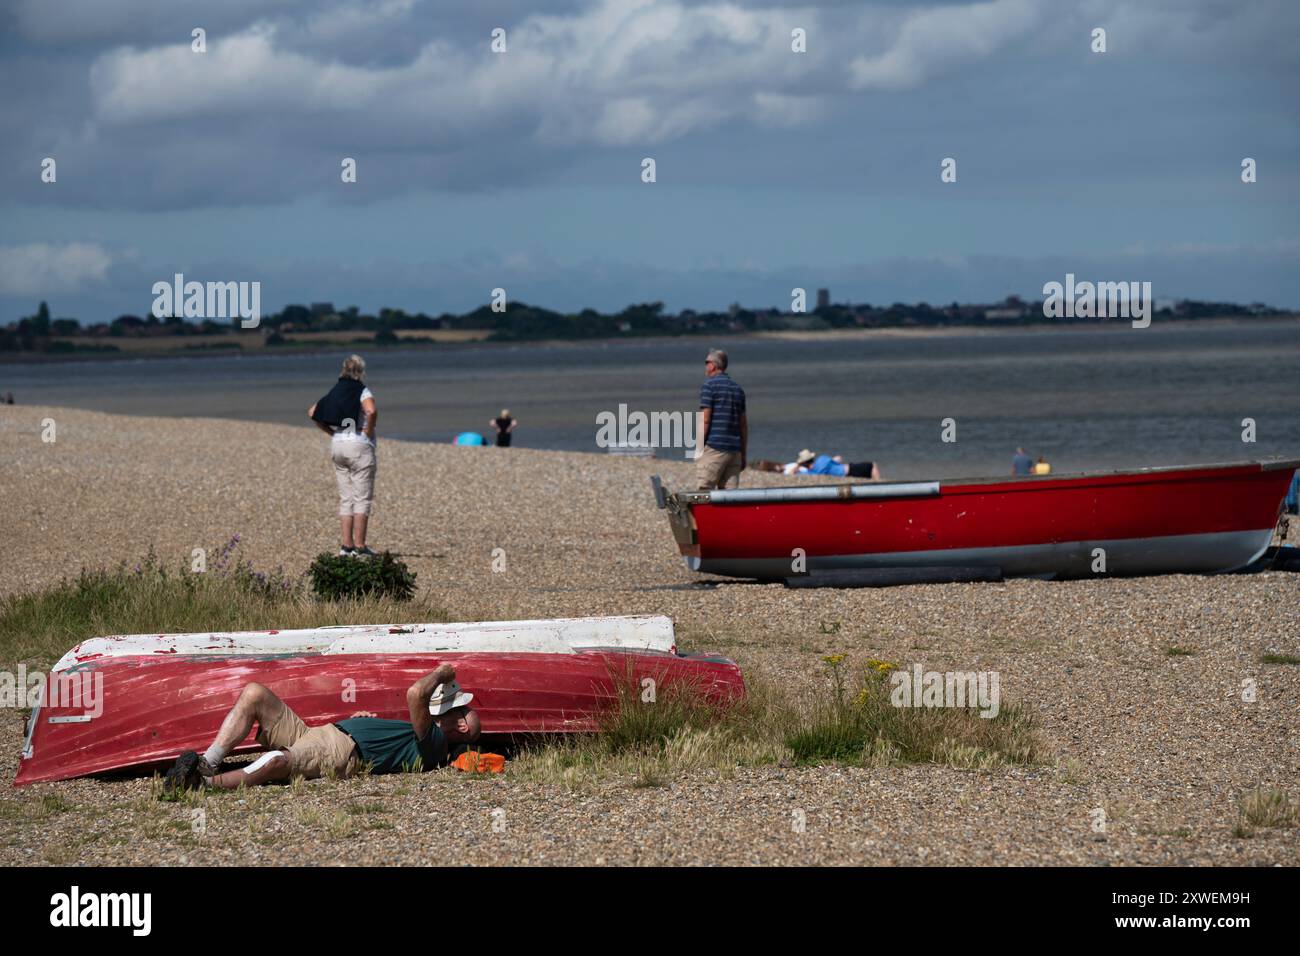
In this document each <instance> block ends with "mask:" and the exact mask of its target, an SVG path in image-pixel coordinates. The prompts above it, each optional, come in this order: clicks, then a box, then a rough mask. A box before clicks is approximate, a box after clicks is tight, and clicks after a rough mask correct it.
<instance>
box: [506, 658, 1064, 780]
mask: <svg viewBox="0 0 1300 956" xmlns="http://www.w3.org/2000/svg"><path fill="white" fill-rule="evenodd" d="M825 660H826V664H827V666H828V668H829V676H830V678H831V681H830V684H831V686H830V689H829V692H828V693H827V694H826V695H824V696H823V697H822V698H821V699H819V700H813V701H801V702H800V704H799V705H798V706H796V705H795V704H794V703H793V702H792V699H791V696H790V695H789V694H788V693H784V694H783V693H779V692H777V690H776V689H775V688H774V687H773V686H771V685H769V684H766V683H763V682H759V681H755V680H753V679H751V680H750V681H749V682H748V695H747V697H746V699H745V700H744V701H741V702H736V703H733V704H732V705H731V706H728V707H725V708H722V709H719V708H717V707H714V706H712V705H710V704H709V703H708V702H707V701H705V700H704V699H703V697H702V695H700V694H699V693H698V692H695V691H694V690H692V689H691V688H681V687H677V688H669V689H668V690H669V692H668V693H665V692H664V690H662V689H661V691H660V693H659V694H658V697H657V699H656V700H655V701H653V702H647V701H644V700H642V699H641V697H640V695H639V693H638V689H637V688H636V687H634V686H629V687H628V688H626V689H625V690H623V691H621V692H620V693H619V695H618V697H617V699H616V700H615V701H614V704H613V706H612V707H611V708H610V710H609V711H608V712H607V713H606V714H604V715H602V717H601V732H600V733H598V734H593V735H574V736H573V737H572V738H569V739H561V740H552V741H549V742H545V743H543V744H540V745H537V746H534V747H532V748H527V749H525V750H523V751H521V752H520V753H519V755H518V756H517V758H516V759H515V760H514V761H512V762H511V764H510V765H509V767H508V769H507V772H508V773H510V774H511V775H513V776H516V777H520V778H523V779H526V780H532V781H537V782H545V783H552V784H558V785H561V786H565V787H568V788H571V789H583V788H593V787H595V786H596V785H597V784H599V783H601V782H602V781H605V780H607V779H610V778H618V779H622V780H624V781H626V780H629V779H630V780H631V781H632V786H634V787H656V786H663V785H664V784H665V782H666V781H667V780H668V779H669V778H671V777H672V776H673V775H675V774H677V773H681V772H687V771H696V770H705V769H707V770H714V771H719V772H722V773H724V774H725V773H729V772H732V771H734V770H735V768H737V767H745V766H751V767H752V766H762V765H772V764H778V763H780V764H784V765H788V764H790V763H795V764H801V765H819V764H836V763H839V764H849V765H855V766H868V767H883V766H889V765H893V764H899V763H918V762H933V763H940V764H945V765H948V766H952V767H960V768H963V769H989V768H991V767H994V766H998V765H1002V764H1029V763H1037V762H1041V761H1043V760H1045V759H1047V757H1048V754H1047V752H1046V750H1045V748H1044V745H1043V744H1042V743H1040V741H1039V739H1038V735H1037V732H1036V730H1035V727H1034V722H1033V720H1032V717H1031V715H1030V714H1029V713H1028V712H1027V711H1026V710H1025V709H1023V708H1021V707H1018V706H1016V705H1008V704H1006V703H1003V705H1002V706H1001V708H1000V711H999V713H998V715H997V716H996V717H991V718H984V717H980V716H979V712H978V710H976V709H968V708H932V709H927V708H910V707H907V708H904V707H894V706H893V705H892V704H891V703H890V701H889V694H888V691H887V683H888V681H887V674H888V672H889V670H890V669H892V665H889V664H887V663H886V662H884V661H876V660H872V661H870V662H867V664H866V666H865V667H863V668H861V669H860V671H859V678H858V679H857V681H856V682H853V681H850V680H849V679H848V671H847V669H846V668H845V667H844V666H843V665H844V661H845V657H844V655H832V656H831V657H828V658H826V659H825ZM850 683H853V684H854V686H849V684H850Z"/></svg>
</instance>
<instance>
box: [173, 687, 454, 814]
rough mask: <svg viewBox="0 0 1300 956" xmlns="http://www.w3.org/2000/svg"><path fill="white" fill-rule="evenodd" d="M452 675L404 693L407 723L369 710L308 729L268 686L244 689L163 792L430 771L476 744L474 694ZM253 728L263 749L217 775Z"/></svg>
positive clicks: (180, 764) (186, 756) (175, 767)
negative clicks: (365, 769)
mask: <svg viewBox="0 0 1300 956" xmlns="http://www.w3.org/2000/svg"><path fill="white" fill-rule="evenodd" d="M455 678H456V669H455V668H454V667H452V666H451V665H450V664H443V665H442V666H440V667H439V668H438V669H437V670H434V671H431V672H430V673H428V674H425V675H424V676H423V677H421V678H420V679H419V680H418V681H416V682H415V683H414V684H412V685H411V686H410V688H409V689H408V690H407V691H406V706H407V709H408V711H409V712H410V718H411V719H410V720H384V719H382V718H379V717H376V716H375V715H374V714H373V713H370V712H368V711H360V712H358V713H356V714H353V715H352V716H351V717H349V718H348V719H347V720H340V721H338V722H336V723H332V724H321V725H320V726H318V727H308V726H307V725H306V724H305V723H304V722H303V720H302V718H301V717H299V716H298V715H297V714H295V713H294V712H293V711H292V710H290V709H289V706H288V705H287V704H286V703H285V702H284V701H282V700H281V699H280V698H279V697H277V696H275V694H274V693H273V692H272V691H271V689H270V688H269V687H264V686H262V685H261V684H257V683H250V684H246V685H245V686H244V689H243V690H242V691H241V692H240V694H239V699H238V700H236V701H235V706H233V707H231V708H230V711H229V712H228V713H227V714H226V716H225V719H224V720H223V721H222V723H221V729H220V730H219V731H218V732H217V737H216V740H214V741H213V743H212V746H211V747H209V748H208V749H207V752H206V753H204V754H203V755H202V756H200V755H199V754H198V753H197V752H195V751H193V750H187V751H185V752H184V753H182V754H181V755H180V756H179V757H178V758H176V763H174V764H173V765H172V767H171V769H170V770H168V771H167V773H166V775H165V776H164V777H163V791H164V792H165V793H175V792H177V791H179V790H197V789H199V788H201V787H205V786H207V787H215V788H217V789H221V790H234V789H236V788H238V787H254V786H257V785H258V784H263V783H272V782H276V781H280V780H287V779H288V778H290V777H304V778H306V779H308V780H311V779H314V778H316V777H324V776H328V775H332V776H334V777H338V778H343V777H350V776H352V775H353V774H355V773H356V772H357V771H359V770H360V769H361V768H362V766H363V765H369V767H370V772H371V773H401V772H405V771H414V770H420V771H425V770H432V769H434V768H435V767H441V766H444V765H445V764H446V763H447V762H448V760H449V759H450V758H449V756H448V751H449V749H450V745H451V744H457V743H473V742H474V741H475V740H477V739H478V736H479V732H480V724H479V718H478V714H476V713H475V712H474V711H473V710H472V709H471V708H470V707H469V706H468V705H469V702H470V701H471V700H473V699H474V695H473V694H466V693H464V692H462V691H461V689H460V686H459V685H458V684H457V683H456V681H455ZM254 724H256V725H257V742H258V743H259V744H261V745H262V746H263V747H265V748H267V752H266V753H264V754H262V755H261V756H260V757H258V758H257V759H256V760H254V761H253V762H252V763H249V764H248V765H247V766H245V767H243V768H241V769H236V770H229V771H226V772H225V773H221V772H220V769H221V762H222V761H223V760H224V759H225V758H226V755H227V754H229V753H230V752H231V750H233V749H234V748H235V747H237V746H239V744H240V743H241V742H243V740H244V739H245V738H246V737H247V736H248V733H249V731H250V730H252V729H253V725H254Z"/></svg>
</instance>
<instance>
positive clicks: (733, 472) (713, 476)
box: [695, 445, 740, 491]
mask: <svg viewBox="0 0 1300 956" xmlns="http://www.w3.org/2000/svg"><path fill="white" fill-rule="evenodd" d="M732 479H735V485H739V484H740V452H738V451H718V450H717V449H716V448H710V447H709V446H708V445H705V446H704V447H703V448H701V449H700V457H698V458H696V459H695V483H696V485H698V486H699V489H700V490H701V491H707V490H709V489H710V488H725V487H727V483H728V482H730V481H731V480H732Z"/></svg>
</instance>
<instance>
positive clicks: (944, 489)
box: [673, 458, 1300, 507]
mask: <svg viewBox="0 0 1300 956" xmlns="http://www.w3.org/2000/svg"><path fill="white" fill-rule="evenodd" d="M1252 466H1254V467H1256V468H1257V469H1258V470H1259V471H1261V472H1264V471H1295V470H1298V469H1300V458H1285V459H1267V460H1263V461H1260V460H1251V461H1230V462H1213V463H1210V464H1203V465H1154V466H1151V467H1147V468H1128V469H1116V470H1114V471H1089V472H1076V473H1062V474H1050V475H1005V476H984V477H978V478H939V479H935V478H928V479H923V478H916V479H897V480H890V481H845V482H826V483H818V484H806V483H805V484H797V485H771V486H763V487H761V488H759V487H755V488H751V489H747V490H754V491H759V490H761V491H794V490H804V489H812V488H825V487H830V488H835V487H841V488H848V487H854V486H857V485H866V486H869V487H873V488H881V489H887V488H888V487H889V486H890V485H917V484H921V483H924V482H937V483H938V485H939V495H940V496H942V495H944V494H952V493H954V492H958V491H960V489H961V488H963V487H966V486H969V485H995V484H1024V485H1025V486H1026V487H1024V488H1020V489H1016V490H1018V491H1029V490H1033V486H1035V485H1036V486H1039V487H1040V488H1041V487H1042V486H1045V485H1050V484H1051V483H1053V482H1058V481H1079V480H1081V479H1082V480H1087V479H1098V478H1144V477H1147V476H1153V475H1174V474H1178V473H1180V472H1193V471H1224V470H1228V469H1240V468H1250V467H1252ZM711 494H712V492H710V491H699V490H683V491H679V492H675V493H674V494H673V497H675V498H676V499H677V500H678V501H680V502H683V503H684V504H687V505H691V506H694V505H699V504H714V502H713V501H712V499H711V497H710V496H711ZM899 497H915V496H914V495H906V496H904V495H899ZM888 498H889V494H888V492H887V491H886V492H883V493H882V494H881V495H879V496H874V497H849V496H845V497H842V498H822V499H817V500H815V501H808V502H799V501H788V500H787V501H779V500H772V501H761V500H755V501H752V502H745V501H727V502H722V501H719V502H717V503H716V505H717V507H734V506H737V505H739V506H745V505H750V506H756V505H778V504H836V503H848V502H863V503H866V502H871V501H873V500H881V499H888Z"/></svg>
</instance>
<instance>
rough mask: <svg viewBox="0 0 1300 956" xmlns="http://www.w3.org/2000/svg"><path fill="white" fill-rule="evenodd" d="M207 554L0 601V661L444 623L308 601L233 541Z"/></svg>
mask: <svg viewBox="0 0 1300 956" xmlns="http://www.w3.org/2000/svg"><path fill="white" fill-rule="evenodd" d="M210 554H211V555H212V557H210V558H208V559H207V561H206V564H207V566H206V569H205V570H203V571H201V572H196V571H195V570H193V567H194V565H193V563H192V560H193V559H191V558H187V559H186V560H185V561H184V562H182V563H178V564H177V565H176V566H175V567H168V566H166V565H165V564H164V563H163V562H161V561H160V560H159V559H158V558H157V557H156V556H155V555H153V554H152V553H150V554H149V555H148V556H146V557H145V558H144V559H143V560H142V561H140V562H139V563H138V564H135V565H128V564H127V563H126V562H123V563H122V564H120V565H119V566H118V567H117V568H115V569H112V570H104V569H100V570H83V571H82V572H81V574H80V575H79V576H78V577H77V578H76V579H75V580H64V581H63V582H61V583H60V584H58V585H55V586H53V587H49V588H45V589H43V590H40V591H37V592H34V593H29V594H15V595H9V596H7V597H4V598H0V662H3V663H4V664H5V665H17V664H18V663H25V664H27V665H28V666H30V667H38V668H48V667H49V666H51V665H52V664H53V663H54V662H55V661H57V660H58V659H59V658H60V657H62V656H63V654H64V652H65V651H67V650H68V649H69V648H71V647H73V646H74V645H76V644H78V643H80V642H81V641H83V640H85V639H86V638H89V637H95V636H101V635H109V634H147V633H156V634H165V633H186V632H193V631H241V630H260V629H263V628H266V627H272V626H274V627H278V628H281V629H287V628H299V627H325V626H329V625H337V624H374V623H376V622H384V621H392V622H399V621H410V620H420V621H445V620H446V619H447V616H446V612H445V611H443V610H442V609H441V608H434V607H429V606H427V605H421V604H418V603H417V604H414V605H413V604H411V603H408V602H405V601H396V600H390V599H386V598H375V597H370V598H363V599H359V600H354V601H321V600H317V599H316V598H314V597H313V596H312V595H311V594H310V593H309V592H308V590H307V588H306V586H305V583H304V578H303V577H302V576H298V577H294V576H292V575H290V574H288V573H286V572H285V571H284V570H283V569H278V570H276V571H272V572H262V571H258V570H257V569H256V568H254V567H253V566H252V564H250V563H249V562H248V561H247V560H245V559H244V558H242V557H241V556H240V555H239V536H238V535H236V536H235V537H233V538H231V540H230V541H229V542H227V543H226V544H225V545H224V546H223V547H221V548H217V549H211V551H210ZM350 560H356V561H358V563H360V559H350Z"/></svg>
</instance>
